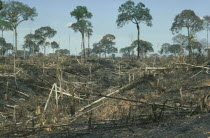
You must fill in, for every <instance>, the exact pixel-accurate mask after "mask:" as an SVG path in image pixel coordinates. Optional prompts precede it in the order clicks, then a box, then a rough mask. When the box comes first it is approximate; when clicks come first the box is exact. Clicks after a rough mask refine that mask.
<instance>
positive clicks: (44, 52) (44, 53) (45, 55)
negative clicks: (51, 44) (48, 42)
mask: <svg viewBox="0 0 210 138" xmlns="http://www.w3.org/2000/svg"><path fill="white" fill-rule="evenodd" d="M44 55H45V56H46V46H44Z"/></svg>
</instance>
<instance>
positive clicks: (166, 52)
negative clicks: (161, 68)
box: [159, 43, 171, 54]
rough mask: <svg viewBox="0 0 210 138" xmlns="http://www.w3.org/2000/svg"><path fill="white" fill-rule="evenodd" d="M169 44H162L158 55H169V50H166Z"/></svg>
mask: <svg viewBox="0 0 210 138" xmlns="http://www.w3.org/2000/svg"><path fill="white" fill-rule="evenodd" d="M170 45H171V44H169V43H164V44H163V45H162V46H161V50H160V51H159V53H160V54H168V53H169V50H168V48H169V47H170Z"/></svg>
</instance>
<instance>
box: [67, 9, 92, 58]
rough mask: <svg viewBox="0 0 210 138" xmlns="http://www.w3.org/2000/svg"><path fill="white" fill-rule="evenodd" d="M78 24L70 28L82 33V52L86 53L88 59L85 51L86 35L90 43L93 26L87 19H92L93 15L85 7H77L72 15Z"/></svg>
mask: <svg viewBox="0 0 210 138" xmlns="http://www.w3.org/2000/svg"><path fill="white" fill-rule="evenodd" d="M70 15H71V16H73V17H74V18H75V19H76V20H77V22H76V23H73V24H72V25H71V26H70V28H72V29H73V30H74V31H75V32H80V33H81V35H82V49H83V50H82V51H83V52H84V58H85V57H86V51H85V36H84V35H85V33H86V34H87V36H88V41H89V38H90V36H91V33H92V24H91V22H89V21H88V20H87V19H90V18H92V16H93V15H92V13H91V12H89V11H88V10H87V7H85V6H77V7H76V8H75V9H74V10H73V11H72V12H71V13H70ZM88 55H89V53H88Z"/></svg>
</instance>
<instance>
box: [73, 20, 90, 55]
mask: <svg viewBox="0 0 210 138" xmlns="http://www.w3.org/2000/svg"><path fill="white" fill-rule="evenodd" d="M88 26H91V22H89V21H87V20H79V21H77V22H76V23H73V24H72V25H71V26H70V27H71V28H72V29H73V30H74V31H75V32H80V33H81V35H82V50H83V51H84V53H83V55H84V58H85V57H86V50H85V33H86V32H87V29H88Z"/></svg>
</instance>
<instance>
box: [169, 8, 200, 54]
mask: <svg viewBox="0 0 210 138" xmlns="http://www.w3.org/2000/svg"><path fill="white" fill-rule="evenodd" d="M184 28H186V29H187V36H188V45H189V46H188V47H189V56H191V55H192V47H191V45H190V42H191V40H192V39H193V38H194V34H195V33H196V32H199V31H201V30H202V29H203V21H202V20H201V19H200V17H198V16H197V15H196V14H195V12H194V11H192V10H183V11H182V12H181V13H180V14H178V15H176V17H175V18H174V22H173V24H172V27H171V31H172V33H173V34H174V33H179V32H180V31H181V30H182V29H184Z"/></svg>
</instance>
